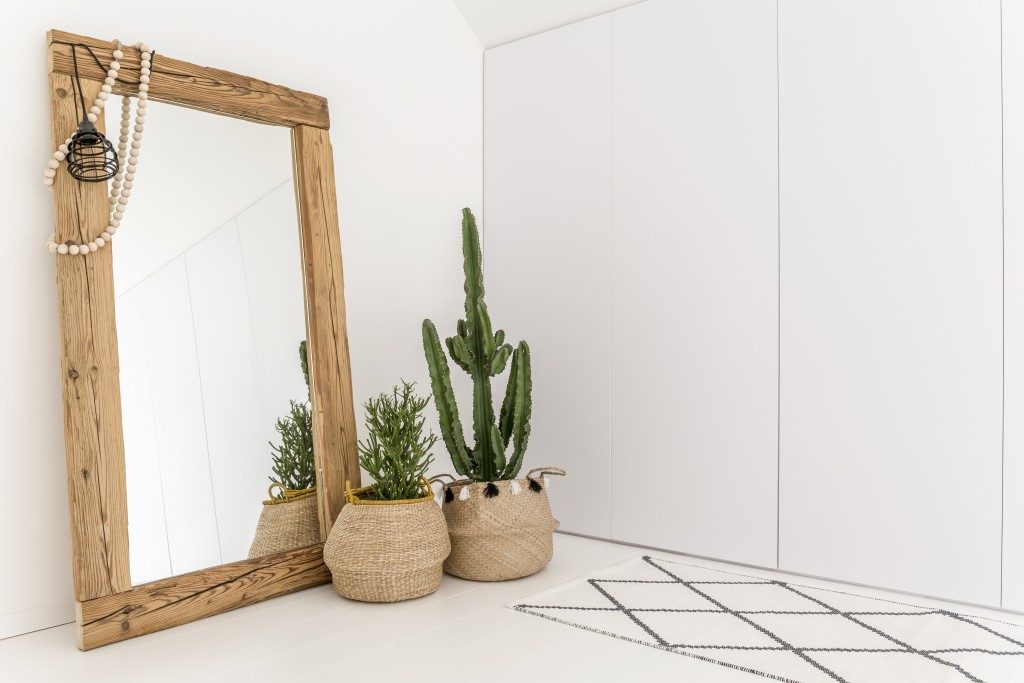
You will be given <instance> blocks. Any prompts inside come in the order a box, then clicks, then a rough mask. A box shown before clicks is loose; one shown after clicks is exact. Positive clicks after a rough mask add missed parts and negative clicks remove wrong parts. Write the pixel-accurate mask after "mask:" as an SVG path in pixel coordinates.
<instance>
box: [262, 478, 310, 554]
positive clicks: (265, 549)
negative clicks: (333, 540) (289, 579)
mask: <svg viewBox="0 0 1024 683" xmlns="http://www.w3.org/2000/svg"><path fill="white" fill-rule="evenodd" d="M274 489H279V490H280V491H281V495H282V497H281V498H278V497H275V496H274ZM319 542H320V518H319V515H318V514H317V503H316V487H315V486H314V487H312V488H308V489H286V488H285V487H284V486H282V485H281V484H279V483H277V482H274V483H273V484H271V485H270V488H269V489H267V500H265V501H263V510H262V511H261V512H260V521H259V522H258V523H257V524H256V534H255V536H254V537H253V539H252V545H251V546H249V558H250V559H251V558H254V557H263V556H264V555H273V554H274V553H283V552H284V551H286V550H294V549H295V548H305V547H306V546H309V545H314V544H316V543H319Z"/></svg>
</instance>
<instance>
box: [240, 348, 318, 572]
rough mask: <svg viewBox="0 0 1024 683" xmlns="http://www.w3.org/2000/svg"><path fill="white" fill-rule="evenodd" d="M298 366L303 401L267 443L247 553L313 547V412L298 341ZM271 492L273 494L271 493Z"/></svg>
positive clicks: (305, 364) (306, 365) (254, 554)
mask: <svg viewBox="0 0 1024 683" xmlns="http://www.w3.org/2000/svg"><path fill="white" fill-rule="evenodd" d="M299 365H300V366H301V368H302V376H303V378H304V379H305V380H306V397H307V400H305V401H296V400H294V399H292V400H291V401H290V405H291V410H290V411H289V413H288V414H287V415H285V416H284V417H281V418H278V420H277V424H276V425H275V429H277V433H278V434H279V435H280V437H281V443H280V445H278V446H275V445H274V444H273V443H271V444H270V450H271V457H272V459H273V466H272V468H271V469H272V470H273V475H272V476H271V477H270V488H269V489H268V490H267V496H268V498H267V500H265V501H263V511H262V512H261V513H260V521H259V524H258V525H257V526H256V535H255V537H254V538H253V541H252V546H251V547H250V548H249V557H262V556H264V555H271V554H273V553H279V552H283V551H285V550H291V549H293V548H302V547H304V546H307V545H313V544H314V543H317V542H318V541H319V540H320V520H319V518H318V516H317V506H316V464H315V462H314V459H313V414H312V412H311V411H310V409H309V400H308V398H309V358H308V356H307V355H306V342H305V340H303V341H302V342H300V343H299ZM275 491H276V492H275Z"/></svg>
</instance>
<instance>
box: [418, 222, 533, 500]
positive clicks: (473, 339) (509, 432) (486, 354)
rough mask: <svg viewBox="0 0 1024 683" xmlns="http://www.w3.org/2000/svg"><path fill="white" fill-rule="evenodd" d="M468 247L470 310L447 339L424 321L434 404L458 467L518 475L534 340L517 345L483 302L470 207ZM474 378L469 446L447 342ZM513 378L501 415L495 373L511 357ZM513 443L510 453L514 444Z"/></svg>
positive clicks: (486, 475) (474, 473)
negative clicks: (496, 324) (493, 382)
mask: <svg viewBox="0 0 1024 683" xmlns="http://www.w3.org/2000/svg"><path fill="white" fill-rule="evenodd" d="M462 255H463V268H464V270H465V274H466V284H465V290H466V317H465V318H464V319H462V320H459V322H458V324H457V325H456V333H455V335H454V336H452V337H448V338H447V339H445V344H444V346H442V345H441V340H440V338H439V337H438V334H437V328H435V327H434V323H433V322H431V321H430V320H429V319H427V320H424V321H423V351H424V353H425V354H426V356H427V366H428V368H429V370H430V383H431V388H432V389H433V393H434V405H435V406H436V408H437V413H438V417H439V421H440V425H441V436H442V439H443V440H444V445H445V447H446V448H447V449H448V452H449V453H450V454H451V457H452V464H453V465H454V466H455V471H456V472H458V473H459V474H460V475H462V476H464V477H467V478H469V479H472V480H474V481H496V480H501V479H512V478H514V477H515V476H516V475H517V474H518V473H519V470H520V468H521V467H522V464H523V455H524V454H525V452H526V444H527V442H528V441H529V438H530V411H531V388H532V385H531V378H530V347H529V346H528V345H527V343H526V342H525V341H520V342H519V345H518V346H517V347H516V348H515V350H513V348H512V345H511V344H509V343H507V342H506V341H505V332H504V330H498V331H496V332H495V331H493V330H492V327H491V317H490V315H489V314H488V312H487V304H486V303H484V273H483V264H482V254H481V250H480V233H479V231H478V230H477V227H476V219H475V218H474V217H473V213H472V212H471V211H470V210H469V209H463V210H462ZM446 349H447V351H448V353H449V354H450V355H451V358H452V360H453V361H454V362H455V364H456V365H458V366H459V367H460V368H462V369H463V370H465V371H466V372H467V373H468V374H469V376H470V377H472V379H473V437H474V440H475V442H476V443H475V444H474V446H473V447H472V448H470V447H469V446H468V445H467V444H466V438H465V435H464V434H463V431H462V422H461V420H460V419H459V407H458V404H457V403H456V401H455V393H454V392H453V391H452V382H451V371H450V370H449V367H448V359H447V357H446V356H445V350H446ZM510 359H511V367H510V368H509V375H508V384H507V386H506V389H505V398H504V400H503V401H502V404H501V410H500V412H499V414H498V416H497V420H496V419H495V415H494V407H493V404H492V397H491V378H492V377H497V376H498V375H500V374H501V373H502V372H504V371H505V368H506V366H507V365H509V360H510ZM510 444H511V447H512V451H511V454H508V455H506V454H507V453H508V450H509V445H510Z"/></svg>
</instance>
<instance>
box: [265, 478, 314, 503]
mask: <svg viewBox="0 0 1024 683" xmlns="http://www.w3.org/2000/svg"><path fill="white" fill-rule="evenodd" d="M274 489H281V496H282V497H281V498H275V497H274ZM315 494H316V487H315V486H311V487H310V488H308V489H286V488H285V487H284V484H282V483H281V482H279V481H275V482H273V483H272V484H271V485H270V486H269V487H268V488H267V500H265V501H263V504H264V505H280V504H282V503H293V502H295V501H297V500H299V499H300V498H305V497H306V496H312V495H315Z"/></svg>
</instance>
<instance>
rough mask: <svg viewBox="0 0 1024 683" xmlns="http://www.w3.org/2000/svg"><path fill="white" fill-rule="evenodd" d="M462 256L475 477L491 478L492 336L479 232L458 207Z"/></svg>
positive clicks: (493, 474)
mask: <svg viewBox="0 0 1024 683" xmlns="http://www.w3.org/2000/svg"><path fill="white" fill-rule="evenodd" d="M462 256H463V270H464V271H465V275H466V282H465V286H464V288H465V291H466V328H467V329H466V332H467V335H466V339H467V341H468V342H469V350H470V352H471V354H472V362H471V363H470V375H471V376H472V378H473V437H474V439H475V440H476V445H475V446H474V447H473V459H474V460H475V461H476V463H477V464H478V465H479V470H477V472H476V475H477V478H478V480H479V481H493V480H494V478H495V477H496V476H497V475H498V474H499V472H498V471H497V470H496V469H495V463H494V456H493V448H492V446H491V434H492V430H491V428H492V427H493V426H494V406H493V405H492V404H491V376H490V363H491V358H490V354H489V353H488V350H489V349H490V351H491V353H493V349H494V336H493V333H492V332H491V331H490V330H491V319H490V316H489V315H488V314H487V306H486V305H485V304H484V273H483V264H482V263H481V261H482V255H481V250H480V232H479V231H478V230H477V227H476V219H475V218H473V213H472V212H471V211H470V210H469V209H463V210H462Z"/></svg>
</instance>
